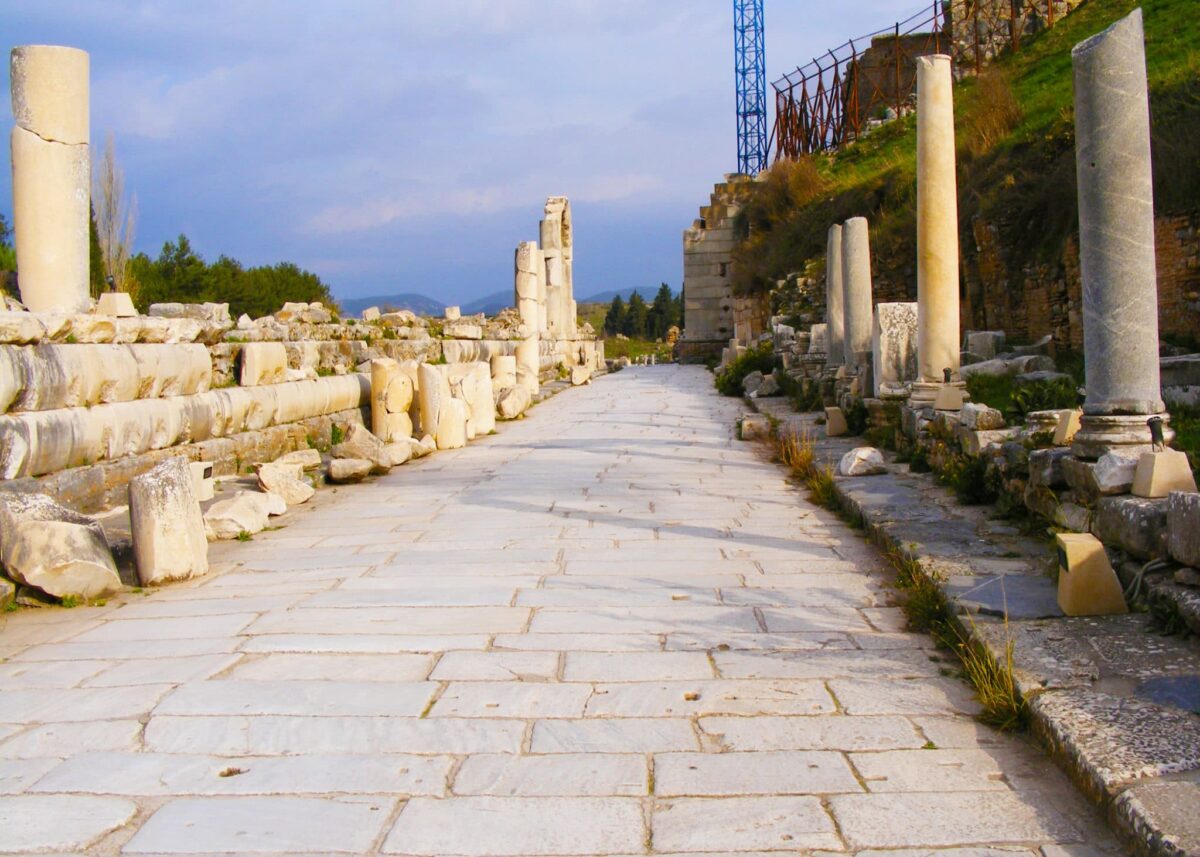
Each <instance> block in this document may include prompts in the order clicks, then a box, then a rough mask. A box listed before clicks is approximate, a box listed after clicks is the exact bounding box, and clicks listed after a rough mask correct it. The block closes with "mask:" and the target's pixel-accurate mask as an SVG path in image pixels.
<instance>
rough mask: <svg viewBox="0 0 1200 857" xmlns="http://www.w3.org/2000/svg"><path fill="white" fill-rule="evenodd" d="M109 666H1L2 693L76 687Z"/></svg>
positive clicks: (83, 663)
mask: <svg viewBox="0 0 1200 857" xmlns="http://www.w3.org/2000/svg"><path fill="white" fill-rule="evenodd" d="M108 666H109V664H107V663H106V662H104V661H44V662H29V663H8V664H3V665H0V693H3V692H7V691H10V690H25V689H29V688H35V687H59V688H68V687H74V686H75V685H77V684H79V683H80V682H81V681H84V680H86V679H89V678H91V677H92V676H94V675H96V673H98V672H101V671H102V670H104V669H106V668H107V667H108Z"/></svg>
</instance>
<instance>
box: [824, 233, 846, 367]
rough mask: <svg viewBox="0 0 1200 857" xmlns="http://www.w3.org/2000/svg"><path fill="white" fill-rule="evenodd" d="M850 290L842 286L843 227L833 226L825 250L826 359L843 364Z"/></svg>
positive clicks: (828, 361)
mask: <svg viewBox="0 0 1200 857" xmlns="http://www.w3.org/2000/svg"><path fill="white" fill-rule="evenodd" d="M845 295H846V290H845V288H844V287H843V286H842V227H841V226H838V225H837V224H835V225H833V226H830V227H829V240H828V243H827V244H826V252H825V323H826V328H825V349H826V350H825V362H826V363H827V364H828V365H829V366H841V365H842V363H844V362H845V359H846V352H845V341H846V339H845V330H846V311H845Z"/></svg>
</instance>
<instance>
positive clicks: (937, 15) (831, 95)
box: [771, 0, 1068, 160]
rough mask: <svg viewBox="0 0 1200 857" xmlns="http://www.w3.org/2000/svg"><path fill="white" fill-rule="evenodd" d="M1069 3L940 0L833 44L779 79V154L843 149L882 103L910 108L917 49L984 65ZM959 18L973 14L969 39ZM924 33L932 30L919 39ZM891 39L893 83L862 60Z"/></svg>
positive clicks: (775, 136) (969, 65) (775, 135)
mask: <svg viewBox="0 0 1200 857" xmlns="http://www.w3.org/2000/svg"><path fill="white" fill-rule="evenodd" d="M1067 5H1068V4H1067V3H1066V2H1064V0H991V2H987V0H933V2H931V3H929V5H927V6H926V7H925V8H924V9H922V10H921V11H919V12H917V13H916V14H915V15H913V16H912V17H910V18H908V19H907V20H904V21H899V22H897V23H896V24H894V25H893V26H891V27H888V28H885V29H882V30H877V31H875V32H873V33H869V34H867V35H865V36H861V37H859V38H855V39H850V40H849V41H848V42H846V43H845V44H842V45H840V46H839V47H836V48H833V49H832V50H829V51H826V52H825V54H824V55H822V56H820V57H816V58H814V59H813V60H812V61H811V62H810V63H808V64H807V65H804V66H801V67H799V68H797V69H796V70H795V71H793V72H790V73H789V74H785V75H784V76H783V77H781V78H780V79H779V80H777V81H775V82H774V83H773V84H772V86H773V87H774V89H775V124H774V127H773V128H772V131H771V139H772V143H773V150H774V151H773V155H774V158H773V159H774V160H779V159H780V158H796V157H800V156H801V155H807V154H811V153H813V152H823V151H828V150H830V149H836V148H837V147H839V146H841V145H843V144H844V143H850V142H853V141H854V140H857V139H858V138H859V137H861V136H862V135H863V133H864V132H865V131H866V130H869V127H870V125H871V121H872V119H873V118H875V117H876V115H877V114H878V113H879V112H880V111H882V110H885V109H890V110H892V111H894V112H895V114H896V115H901V114H902V113H904V111H905V108H906V103H907V102H908V101H909V99H910V97H911V95H912V85H910V86H909V87H907V88H906V87H905V86H904V83H903V81H904V77H905V75H906V74H910V73H909V72H907V70H906V69H907V68H908V67H911V65H912V61H913V59H914V58H915V57H918V56H923V55H925V54H929V53H935V52H937V51H938V49H939V48H941V49H943V50H945V51H947V52H949V53H950V54H951V56H953V58H954V62H955V65H956V66H957V67H958V68H959V69H960V70H961V69H973V70H974V71H975V72H976V73H978V72H979V70H980V69H981V68H982V67H983V65H984V64H985V63H986V62H987V61H988V60H990V59H991V58H992V57H993V56H995V54H996V53H998V52H999V51H1000V50H1005V49H1007V50H1014V51H1015V50H1019V49H1020V46H1021V41H1022V38H1023V37H1024V35H1025V34H1026V32H1028V31H1029V29H1030V28H1031V27H1035V28H1036V27H1040V26H1046V27H1051V26H1053V25H1054V22H1055V18H1056V17H1061V16H1062V14H1063V13H1062V12H1060V11H1058V10H1057V9H1056V7H1064V6H1067ZM954 20H959V21H970V24H969V30H970V34H971V37H970V38H969V39H965V40H961V41H956V39H955V29H954V27H953V26H952V22H953V21H954ZM921 36H925V37H926V38H925V39H924V40H923V41H919V42H918V40H919V39H920V37H921ZM888 39H892V40H894V43H893V44H892V45H891V52H892V56H891V57H890V62H889V69H888V72H887V74H888V77H889V78H890V79H889V80H888V81H887V83H889V84H890V86H884V85H883V82H882V81H881V80H880V79H879V78H877V77H873V76H871V75H868V74H865V73H864V67H863V65H862V60H863V57H864V55H865V53H866V50H867V49H868V48H870V47H872V46H885V45H886V44H887V40H888ZM914 42H917V43H916V44H914ZM864 83H865V87H864V86H862V84H864ZM864 91H865V95H866V98H865V99H864V98H863V97H862V94H863V93H864Z"/></svg>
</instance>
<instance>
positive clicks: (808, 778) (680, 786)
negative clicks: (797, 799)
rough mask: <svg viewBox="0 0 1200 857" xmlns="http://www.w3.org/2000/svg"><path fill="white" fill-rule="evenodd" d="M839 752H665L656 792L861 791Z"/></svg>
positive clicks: (658, 762)
mask: <svg viewBox="0 0 1200 857" xmlns="http://www.w3.org/2000/svg"><path fill="white" fill-rule="evenodd" d="M861 791H862V787H861V786H860V785H859V784H858V780H857V779H856V778H855V776H854V772H853V771H851V770H850V766H849V765H848V764H846V759H845V757H844V756H843V755H842V754H841V753H833V752H816V751H807V752H805V751H800V752H794V751H787V752H767V753H662V754H659V755H657V756H655V757H654V793H655V794H656V795H662V796H663V797H680V796H704V795H714V796H731V797H734V796H737V795H775V794H836V793H839V792H861Z"/></svg>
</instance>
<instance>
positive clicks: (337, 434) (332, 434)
mask: <svg viewBox="0 0 1200 857" xmlns="http://www.w3.org/2000/svg"><path fill="white" fill-rule="evenodd" d="M345 439H346V430H345V429H344V428H342V427H341V426H340V425H338V424H337V423H334V424H333V425H332V426H330V427H329V445H330V446H337V445H338V444H339V443H341V442H342V441H343V440H345Z"/></svg>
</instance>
